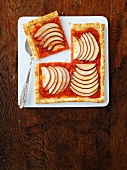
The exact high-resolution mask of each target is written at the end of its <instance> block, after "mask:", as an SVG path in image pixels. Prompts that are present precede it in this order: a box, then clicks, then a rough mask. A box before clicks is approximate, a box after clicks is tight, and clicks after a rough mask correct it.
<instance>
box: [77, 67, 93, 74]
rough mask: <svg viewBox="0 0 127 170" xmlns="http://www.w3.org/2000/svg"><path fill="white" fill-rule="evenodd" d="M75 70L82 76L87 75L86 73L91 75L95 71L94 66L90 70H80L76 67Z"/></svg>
mask: <svg viewBox="0 0 127 170" xmlns="http://www.w3.org/2000/svg"><path fill="white" fill-rule="evenodd" d="M75 70H76V72H77V73H79V74H80V75H82V76H88V75H91V74H93V73H94V72H95V70H96V67H94V68H92V69H91V70H81V69H79V68H76V69H75Z"/></svg>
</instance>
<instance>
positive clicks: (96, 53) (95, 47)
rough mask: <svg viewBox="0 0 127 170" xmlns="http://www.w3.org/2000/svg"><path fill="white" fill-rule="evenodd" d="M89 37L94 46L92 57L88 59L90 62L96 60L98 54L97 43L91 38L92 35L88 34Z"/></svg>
mask: <svg viewBox="0 0 127 170" xmlns="http://www.w3.org/2000/svg"><path fill="white" fill-rule="evenodd" d="M89 35H90V37H91V39H92V41H93V44H94V53H93V56H92V58H91V59H90V61H94V60H95V59H96V58H97V55H98V53H99V46H98V43H97V41H96V39H95V37H94V36H93V34H91V33H89Z"/></svg>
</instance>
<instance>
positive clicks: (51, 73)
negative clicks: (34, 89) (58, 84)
mask: <svg viewBox="0 0 127 170" xmlns="http://www.w3.org/2000/svg"><path fill="white" fill-rule="evenodd" d="M48 70H49V73H50V80H49V83H48V85H47V86H46V88H45V90H48V89H49V88H51V87H52V86H53V83H54V80H55V78H56V77H55V72H54V71H53V69H52V67H51V66H49V67H48Z"/></svg>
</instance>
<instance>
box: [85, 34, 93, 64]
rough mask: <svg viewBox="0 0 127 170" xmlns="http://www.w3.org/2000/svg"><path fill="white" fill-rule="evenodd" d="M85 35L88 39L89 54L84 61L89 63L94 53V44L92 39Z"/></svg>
mask: <svg viewBox="0 0 127 170" xmlns="http://www.w3.org/2000/svg"><path fill="white" fill-rule="evenodd" d="M86 35H87V38H88V40H89V43H90V53H89V55H88V56H87V58H86V61H89V60H90V59H91V58H92V56H93V53H94V44H93V41H92V38H91V36H90V35H89V33H88V34H87V33H86Z"/></svg>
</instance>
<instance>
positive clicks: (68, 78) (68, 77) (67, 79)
mask: <svg viewBox="0 0 127 170" xmlns="http://www.w3.org/2000/svg"><path fill="white" fill-rule="evenodd" d="M63 69H64V71H65V73H66V83H65V86H64V88H63V90H62V91H61V92H63V91H64V90H65V89H66V88H67V86H68V84H69V82H70V75H69V72H68V70H67V69H66V68H64V67H63Z"/></svg>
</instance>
